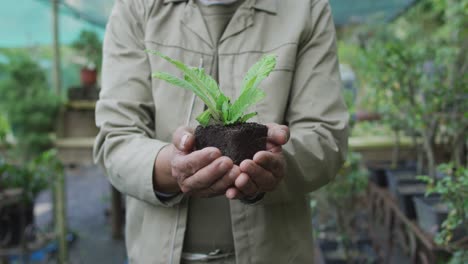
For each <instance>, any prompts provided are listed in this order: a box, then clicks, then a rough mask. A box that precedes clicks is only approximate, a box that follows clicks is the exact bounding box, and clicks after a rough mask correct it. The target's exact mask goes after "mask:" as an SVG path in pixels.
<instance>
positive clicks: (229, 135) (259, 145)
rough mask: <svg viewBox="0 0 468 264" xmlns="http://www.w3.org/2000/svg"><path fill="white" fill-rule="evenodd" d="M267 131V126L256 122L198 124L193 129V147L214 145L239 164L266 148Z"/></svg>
mask: <svg viewBox="0 0 468 264" xmlns="http://www.w3.org/2000/svg"><path fill="white" fill-rule="evenodd" d="M267 133H268V128H267V127H266V126H264V125H261V124H257V123H243V124H235V125H230V126H222V125H211V126H206V127H202V126H198V127H197V128H196V130H195V147H196V148H197V149H203V148H206V147H216V148H218V149H219V150H221V152H222V153H223V155H224V156H227V157H229V158H231V159H232V161H233V162H234V164H237V165H239V164H240V163H241V162H242V161H243V160H246V159H252V158H253V156H254V155H255V153H257V152H258V151H261V150H265V149H266V142H267Z"/></svg>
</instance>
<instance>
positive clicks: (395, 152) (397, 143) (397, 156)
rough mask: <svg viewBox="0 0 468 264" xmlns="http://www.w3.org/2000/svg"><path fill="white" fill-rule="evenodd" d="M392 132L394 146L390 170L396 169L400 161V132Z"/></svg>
mask: <svg viewBox="0 0 468 264" xmlns="http://www.w3.org/2000/svg"><path fill="white" fill-rule="evenodd" d="M393 132H394V136H395V137H394V139H395V145H394V146H393V152H392V165H391V167H392V169H396V168H397V167H398V161H399V159H400V130H398V129H396V130H394V131H393Z"/></svg>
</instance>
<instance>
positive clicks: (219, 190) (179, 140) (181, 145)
mask: <svg viewBox="0 0 468 264" xmlns="http://www.w3.org/2000/svg"><path fill="white" fill-rule="evenodd" d="M194 144H195V137H194V135H193V131H192V130H190V129H188V128H186V127H180V128H178V129H177V130H176V132H175V133H174V135H173V142H172V145H171V146H169V147H168V148H169V149H170V150H168V151H170V152H172V153H171V155H170V156H171V158H170V159H169V161H170V174H171V176H172V177H173V178H175V180H176V182H177V185H178V188H179V190H180V191H182V192H184V193H186V194H188V195H191V196H195V197H213V196H217V195H222V194H224V193H225V192H226V190H227V189H228V188H229V187H230V186H233V185H234V181H235V180H236V178H237V177H238V176H239V174H240V168H239V166H235V165H234V164H233V162H232V160H231V159H230V158H228V157H223V156H222V155H221V151H220V150H219V149H217V148H213V147H208V148H204V149H201V150H195V151H194V150H193V149H194Z"/></svg>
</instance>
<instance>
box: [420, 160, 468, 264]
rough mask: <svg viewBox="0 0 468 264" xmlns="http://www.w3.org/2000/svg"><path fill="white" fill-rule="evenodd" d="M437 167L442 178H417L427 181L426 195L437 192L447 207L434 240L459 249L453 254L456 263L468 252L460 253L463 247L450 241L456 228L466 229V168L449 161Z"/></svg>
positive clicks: (467, 200)
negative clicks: (445, 214) (445, 217)
mask: <svg viewBox="0 0 468 264" xmlns="http://www.w3.org/2000/svg"><path fill="white" fill-rule="evenodd" d="M438 169H439V171H441V172H442V173H444V174H445V176H444V177H443V178H442V179H439V180H435V179H433V178H431V177H428V176H420V177H419V179H421V180H423V181H425V182H427V183H428V188H427V192H426V195H429V194H433V193H435V194H439V195H440V196H441V198H442V200H443V201H444V202H445V203H446V204H447V206H448V208H449V214H448V217H447V219H445V221H444V222H443V223H442V228H441V231H440V232H439V233H438V234H437V236H436V238H435V241H436V242H437V243H438V244H441V245H446V246H449V247H452V248H453V247H455V248H454V250H460V252H458V253H456V254H455V255H454V258H455V259H452V261H453V263H457V262H456V258H460V259H461V258H463V257H464V258H466V259H468V253H467V252H466V251H465V252H464V253H462V250H463V249H459V248H457V247H456V241H452V240H453V235H454V231H455V230H456V229H457V228H460V227H462V228H463V229H464V230H465V231H468V169H467V168H466V167H455V166H454V164H451V163H449V164H441V165H440V166H439V167H438ZM453 245H455V246H453ZM466 259H465V260H466ZM460 263H466V262H460Z"/></svg>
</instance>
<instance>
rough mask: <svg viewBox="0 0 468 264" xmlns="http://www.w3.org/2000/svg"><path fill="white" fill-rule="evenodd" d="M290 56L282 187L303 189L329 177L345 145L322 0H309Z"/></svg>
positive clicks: (332, 36)
mask: <svg viewBox="0 0 468 264" xmlns="http://www.w3.org/2000/svg"><path fill="white" fill-rule="evenodd" d="M309 17H310V21H308V22H307V24H306V25H305V30H304V31H303V34H302V36H301V37H302V40H301V43H300V46H299V50H298V54H297V58H296V72H295V75H294V79H293V84H292V88H291V92H290V95H289V102H288V104H289V108H288V109H287V112H286V115H285V121H286V124H287V125H289V127H290V132H291V138H290V141H289V142H288V144H286V145H285V146H284V155H285V158H286V161H287V174H286V177H285V183H284V184H285V185H286V186H283V188H286V189H287V191H288V192H291V191H294V192H295V193H299V194H304V193H307V192H311V191H313V190H316V189H318V188H320V187H322V186H324V185H325V184H327V183H328V182H330V181H331V180H333V179H334V177H335V175H336V174H337V172H338V170H339V169H340V168H341V166H342V164H343V162H344V160H345V157H346V152H347V146H348V119H349V115H348V111H347V108H346V105H345V103H344V100H343V97H342V94H341V89H342V88H341V87H342V84H341V77H340V74H339V64H338V59H337V50H336V33H335V27H334V23H333V17H332V14H331V10H330V6H329V4H328V1H326V0H315V1H312V4H311V14H310V16H309Z"/></svg>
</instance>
